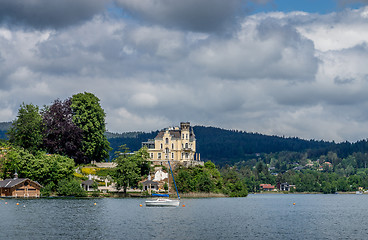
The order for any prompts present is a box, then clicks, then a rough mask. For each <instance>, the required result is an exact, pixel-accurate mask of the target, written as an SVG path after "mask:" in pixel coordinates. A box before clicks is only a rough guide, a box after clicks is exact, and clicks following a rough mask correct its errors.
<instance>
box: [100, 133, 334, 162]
mask: <svg viewBox="0 0 368 240" xmlns="http://www.w3.org/2000/svg"><path fill="white" fill-rule="evenodd" d="M157 133H158V131H155V132H151V133H142V132H131V133H123V134H111V133H108V134H107V136H108V138H109V139H108V140H109V142H110V144H111V147H112V148H113V151H112V153H113V152H114V151H116V150H118V147H119V146H121V145H123V144H126V145H127V147H129V149H131V150H132V151H135V150H138V149H139V148H140V147H141V146H142V142H144V141H147V140H148V139H153V138H155V137H156V135H157ZM194 133H195V135H196V139H197V152H199V153H200V154H201V160H204V161H206V160H211V161H213V162H214V163H216V164H218V165H223V164H233V163H235V162H238V161H242V160H247V159H248V158H254V155H255V154H257V153H272V152H280V151H293V152H301V151H305V150H307V149H314V150H318V151H323V152H325V151H327V149H331V148H333V146H334V145H335V144H334V143H331V142H324V141H314V140H309V141H307V140H302V139H299V138H284V137H278V136H267V135H262V134H258V133H247V132H242V131H233V130H225V129H221V128H215V127H203V126H195V127H194Z"/></svg>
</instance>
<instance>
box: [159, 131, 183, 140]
mask: <svg viewBox="0 0 368 240" xmlns="http://www.w3.org/2000/svg"><path fill="white" fill-rule="evenodd" d="M165 132H166V130H161V131H160V132H159V133H158V134H157V136H156V139H161V138H163V136H164V134H165ZM169 133H170V135H171V137H173V138H179V139H180V130H169Z"/></svg>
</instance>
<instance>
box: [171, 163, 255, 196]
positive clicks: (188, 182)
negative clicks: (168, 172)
mask: <svg viewBox="0 0 368 240" xmlns="http://www.w3.org/2000/svg"><path fill="white" fill-rule="evenodd" d="M175 175H176V176H175V180H176V184H177V187H178V191H179V192H182V193H187V192H207V193H210V192H212V193H223V194H225V195H228V196H230V197H246V196H247V195H248V191H247V186H246V184H245V182H244V181H241V180H240V179H236V180H235V181H233V179H228V178H226V179H225V180H224V179H223V177H222V176H221V174H220V172H219V170H218V169H217V168H216V166H215V164H213V163H212V162H211V161H208V162H205V164H204V166H203V167H202V166H195V167H189V168H184V167H179V168H178V169H176V171H175Z"/></svg>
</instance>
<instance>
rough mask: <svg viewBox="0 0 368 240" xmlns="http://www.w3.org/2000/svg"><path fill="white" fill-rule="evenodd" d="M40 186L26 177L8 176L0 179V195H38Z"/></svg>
mask: <svg viewBox="0 0 368 240" xmlns="http://www.w3.org/2000/svg"><path fill="white" fill-rule="evenodd" d="M41 188H42V186H41V184H39V183H38V182H35V181H32V180H30V179H28V178H18V174H14V178H8V179H5V180H3V181H0V197H22V198H23V197H36V198H37V197H40V194H41V193H40V190H41Z"/></svg>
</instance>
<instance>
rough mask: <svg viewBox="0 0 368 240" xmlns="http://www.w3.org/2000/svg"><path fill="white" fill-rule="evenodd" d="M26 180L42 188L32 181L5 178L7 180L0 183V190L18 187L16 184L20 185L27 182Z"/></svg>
mask: <svg viewBox="0 0 368 240" xmlns="http://www.w3.org/2000/svg"><path fill="white" fill-rule="evenodd" d="M27 180H29V181H31V182H33V183H36V184H37V185H39V186H40V187H42V186H41V184H39V183H38V182H36V181H32V180H30V179H28V178H7V179H5V180H3V181H0V188H12V187H14V186H16V185H18V184H20V183H22V182H25V181H27Z"/></svg>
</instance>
